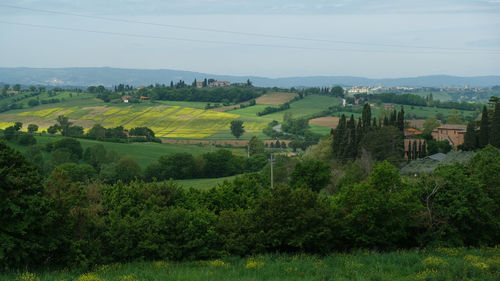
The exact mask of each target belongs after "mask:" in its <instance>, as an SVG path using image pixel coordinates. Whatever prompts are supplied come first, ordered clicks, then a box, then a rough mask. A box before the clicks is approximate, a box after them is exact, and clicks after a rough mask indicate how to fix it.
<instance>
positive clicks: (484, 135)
mask: <svg viewBox="0 0 500 281" xmlns="http://www.w3.org/2000/svg"><path fill="white" fill-rule="evenodd" d="M489 142H490V120H489V119H488V108H486V105H485V106H484V107H483V113H482V114H481V123H480V124H479V137H478V145H479V147H480V148H483V147H485V146H486V145H488V143H489Z"/></svg>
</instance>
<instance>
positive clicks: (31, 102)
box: [28, 99, 40, 107]
mask: <svg viewBox="0 0 500 281" xmlns="http://www.w3.org/2000/svg"><path fill="white" fill-rule="evenodd" d="M28 105H29V106H31V107H33V106H37V105H40V102H39V101H38V100H35V99H32V100H29V101H28Z"/></svg>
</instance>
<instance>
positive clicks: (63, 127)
mask: <svg viewBox="0 0 500 281" xmlns="http://www.w3.org/2000/svg"><path fill="white" fill-rule="evenodd" d="M56 121H57V123H59V124H57V125H58V127H57V129H58V130H59V131H61V134H62V135H63V136H67V135H68V129H69V127H70V126H71V125H72V124H73V123H71V122H69V119H68V117H66V116H64V115H59V116H57V120H56Z"/></svg>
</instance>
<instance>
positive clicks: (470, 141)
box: [462, 121, 478, 150]
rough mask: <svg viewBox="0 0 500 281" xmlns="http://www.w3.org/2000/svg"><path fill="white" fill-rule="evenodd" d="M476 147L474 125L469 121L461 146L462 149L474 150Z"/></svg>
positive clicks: (476, 140)
mask: <svg viewBox="0 0 500 281" xmlns="http://www.w3.org/2000/svg"><path fill="white" fill-rule="evenodd" d="M477 147H478V138H477V133H476V126H474V122H472V121H471V122H469V124H467V130H466V132H465V136H464V144H463V146H462V148H463V149H464V150H474V149H476V148H477Z"/></svg>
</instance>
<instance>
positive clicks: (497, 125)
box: [490, 102, 500, 148]
mask: <svg viewBox="0 0 500 281" xmlns="http://www.w3.org/2000/svg"><path fill="white" fill-rule="evenodd" d="M490 143H491V145H493V146H495V147H497V148H500V102H496V103H495V111H494V112H493V119H492V120H491V131H490Z"/></svg>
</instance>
